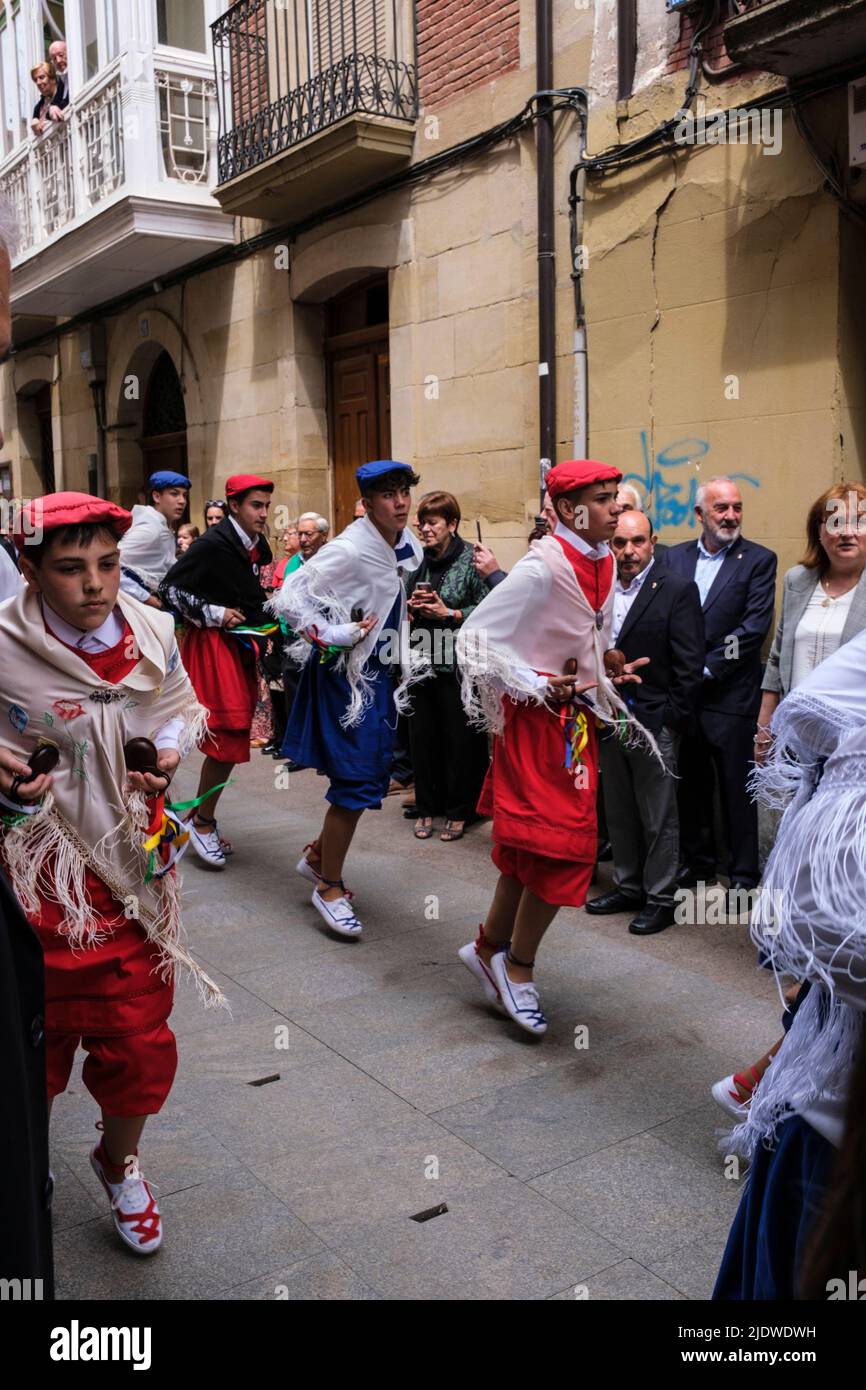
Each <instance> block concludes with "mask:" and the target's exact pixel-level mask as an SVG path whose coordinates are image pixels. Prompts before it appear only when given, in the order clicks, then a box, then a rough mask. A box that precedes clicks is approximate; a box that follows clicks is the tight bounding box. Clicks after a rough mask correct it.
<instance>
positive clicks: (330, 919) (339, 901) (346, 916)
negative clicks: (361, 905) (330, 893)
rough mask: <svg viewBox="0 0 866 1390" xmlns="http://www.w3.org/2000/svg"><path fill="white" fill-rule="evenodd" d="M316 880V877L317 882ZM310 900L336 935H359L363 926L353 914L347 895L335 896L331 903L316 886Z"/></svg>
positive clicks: (351, 936) (355, 936)
mask: <svg viewBox="0 0 866 1390" xmlns="http://www.w3.org/2000/svg"><path fill="white" fill-rule="evenodd" d="M318 881H319V880H318V879H316V882H317V883H318ZM312 901H313V907H314V908H315V909H316V911H317V912H319V913H321V915H322V917H324V919H325V921H326V922H327V924H328V926H329V927H330V928H331V931H333V932H336V933H337V935H338V936H345V937H349V938H352V939H354V940H357V939H358V937H360V935H361V932H362V931H363V930H364V928H363V926H362V924H361V923H360V922H359V921H358V918H357V917H356V916H355V910H354V908H353V907H352V904H351V901H350V900H349V898H348V897H343V898H335V899H334V901H333V902H332V903H331V902H328V900H327V898H323V897H321V895H320V894H319V890H318V888H317V889H316V891H315V893H314V894H313V899H312Z"/></svg>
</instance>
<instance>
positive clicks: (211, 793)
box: [158, 473, 274, 869]
mask: <svg viewBox="0 0 866 1390" xmlns="http://www.w3.org/2000/svg"><path fill="white" fill-rule="evenodd" d="M273 490H274V485H273V483H272V482H269V481H268V479H267V478H258V477H256V476H255V474H252V473H239V474H237V475H236V476H235V477H233V478H229V479H228V481H227V482H226V499H227V501H228V506H229V514H228V516H227V517H224V518H223V520H222V521H220V522H218V523H217V525H216V526H209V527H208V529H207V530H206V531H205V533H204V535H202V536H200V537H199V539H198V541H197V542H196V544H195V545H192V546H190V548H189V550H187V552H186V553H185V554H184V555H181V556H180V557H179V559H178V560H177V561H176V563H175V564H174V565H172V567H171V569H170V570H169V572H168V574H167V575H166V576H165V579H164V580H163V582H162V584H161V585H160V586H159V590H158V596H159V599H160V601H161V602H162V603H163V604H164V606H165V607H166V608H169V609H171V610H172V611H173V612H174V613H177V614H179V615H180V616H181V617H182V618H183V620H184V622H185V623H186V624H187V634H186V637H185V638H184V641H183V662H184V665H185V666H186V669H187V671H188V672H189V678H190V680H191V681H192V684H193V689H194V690H195V693H196V695H197V696H198V698H199V699H200V700H201V703H202V704H203V705H204V706H205V708H206V709H207V710H208V736H207V738H206V739H205V742H204V744H203V745H202V747H203V751H204V753H205V754H206V757H205V760H204V763H203V765H202V770H201V778H200V781H199V787H198V795H199V796H200V797H201V798H202V801H201V804H200V805H199V806H198V808H197V810H196V811H195V813H194V815H193V816H191V818H190V822H189V825H190V839H191V842H192V847H193V849H194V850H195V852H196V854H197V855H198V857H199V859H201V860H202V861H203V862H204V863H205V864H207V865H208V866H209V867H210V868H212V869H223V868H225V862H226V854H227V853H231V845H230V844H229V842H228V841H227V840H223V839H222V838H221V836H220V834H219V832H218V830H217V823H216V808H217V802H218V801H219V798H220V795H221V793H222V788H223V785H224V784H225V783H226V782H228V780H229V778H230V777H231V774H232V771H233V769H234V768H235V767H236V766H237V764H238V763H248V762H249V760H250V729H251V727H252V722H253V715H254V713H255V709H256V701H257V699H258V673H257V667H256V661H257V657H258V645H257V634H256V629H259V628H267V627H268V626H273V625H274V624H273V619H272V618H269V617H268V615H267V614H266V613H265V608H264V605H265V603H266V601H267V598H268V595H267V594H266V593H265V591H264V589H263V588H262V586H261V581H260V578H259V576H260V574H261V572H262V570H263V569H264V568H265V566H266V565H269V564H270V563H271V560H272V559H273V556H272V555H271V550H270V546H269V545H268V542H267V540H266V539H265V523H266V521H267V517H268V507H269V506H270V502H271V494H272V493H273Z"/></svg>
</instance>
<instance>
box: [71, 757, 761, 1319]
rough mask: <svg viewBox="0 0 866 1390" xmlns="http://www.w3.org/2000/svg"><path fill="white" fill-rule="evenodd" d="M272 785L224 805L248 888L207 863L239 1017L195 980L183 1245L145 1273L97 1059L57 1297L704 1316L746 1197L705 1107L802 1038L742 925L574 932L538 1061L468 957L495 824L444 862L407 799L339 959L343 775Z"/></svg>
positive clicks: (358, 885) (179, 1186)
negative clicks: (537, 1302)
mask: <svg viewBox="0 0 866 1390" xmlns="http://www.w3.org/2000/svg"><path fill="white" fill-rule="evenodd" d="M194 763H195V760H193V764H194ZM274 775H275V766H274V765H273V764H272V763H271V761H270V760H269V759H264V758H261V757H257V755H256V754H255V753H254V754H253V758H252V762H251V764H250V766H249V767H242V768H240V769H239V770H238V772H237V774H236V778H235V784H234V785H233V786H232V787H230V788H229V789H228V790H227V792H226V793H225V795H224V798H223V802H222V804H221V807H220V813H221V826H220V828H221V831H222V833H224V834H226V835H228V836H229V838H230V839H231V840H232V841H233V843H234V845H235V854H234V855H233V856H232V858H231V859H230V860H229V863H228V866H227V868H226V869H225V870H224V871H222V872H216V873H214V872H209V871H208V870H207V869H205V868H203V867H200V866H199V864H198V863H197V862H194V861H192V860H191V859H189V858H188V859H187V860H186V861H185V864H184V867H183V875H184V892H185V924H186V928H187V931H188V935H189V939H190V943H191V945H192V949H193V951H194V954H195V955H196V957H197V958H198V959H199V960H200V961H201V963H202V964H203V966H204V968H205V969H206V970H207V971H208V973H210V974H211V975H212V976H213V978H214V979H215V980H216V981H217V982H218V984H219V985H220V987H221V988H222V989H223V990H224V992H225V994H226V996H227V998H228V1000H229V1003H230V1009H231V1011H230V1012H227V1011H224V1010H215V1009H207V1010H206V1009H204V1008H203V1007H202V1004H201V1002H200V1000H199V999H198V997H197V994H196V992H195V990H194V989H193V988H192V987H191V986H190V984H189V983H188V982H184V981H181V982H179V984H178V987H177V991H176V1003H175V1010H174V1014H173V1015H172V1026H173V1027H174V1029H175V1032H176V1034H177V1036H178V1042H179V1053H180V1063H179V1069H178V1075H177V1079H176V1082H175V1087H174V1090H173V1092H172V1095H171V1096H170V1098H169V1100H168V1102H167V1104H166V1106H165V1108H164V1110H163V1112H162V1113H161V1114H160V1115H159V1116H157V1117H154V1118H152V1119H151V1120H150V1121H149V1122H148V1126H147V1129H146V1131H145V1137H144V1141H143V1145H142V1166H143V1169H144V1171H145V1172H146V1174H147V1176H148V1177H149V1178H150V1179H151V1180H152V1181H153V1182H154V1183H155V1184H156V1186H157V1188H158V1192H159V1196H160V1201H161V1205H162V1209H163V1212H164V1215H165V1228H166V1240H165V1246H164V1248H163V1250H162V1251H161V1252H160V1253H159V1254H158V1255H157V1256H156V1257H155V1258H154V1259H153V1260H147V1261H144V1260H137V1259H135V1257H133V1256H131V1255H129V1254H128V1253H127V1252H126V1251H125V1250H124V1249H123V1248H122V1247H121V1246H120V1244H119V1242H118V1241H117V1239H116V1236H115V1235H114V1232H113V1228H112V1226H111V1223H110V1219H109V1218H108V1217H107V1215H106V1204H105V1199H104V1195H103V1193H102V1191H101V1189H100V1187H99V1185H98V1183H97V1181H96V1178H95V1176H94V1175H93V1174H92V1172H91V1170H90V1167H89V1164H88V1161H87V1155H88V1152H89V1149H90V1148H91V1146H92V1144H93V1142H94V1140H95V1131H94V1121H95V1119H96V1118H97V1112H96V1109H95V1106H94V1104H93V1101H92V1099H91V1098H90V1096H89V1095H88V1094H87V1092H86V1090H85V1089H84V1087H83V1084H82V1082H81V1055H79V1059H78V1065H77V1066H76V1068H75V1069H74V1071H73V1077H72V1080H71V1083H70V1090H69V1091H68V1092H67V1094H66V1095H64V1096H62V1097H59V1098H58V1100H57V1102H56V1103H55V1107H54V1116H53V1120H52V1140H53V1155H54V1158H53V1162H54V1167H55V1172H56V1176H57V1195H56V1199H55V1215H56V1220H55V1243H56V1260H57V1271H58V1292H59V1296H60V1297H61V1298H64V1297H65V1298H107V1297H112V1298H114V1297H120V1298H128V1299H134V1298H144V1297H153V1298H162V1299H169V1298H171V1299H184V1298H194V1299H223V1298H229V1299H237V1300H273V1301H278V1302H279V1301H283V1300H285V1301H296V1300H305V1299H309V1300H355V1299H358V1300H362V1301H363V1300H369V1299H394V1300H404V1299H411V1298H420V1299H431V1300H449V1299H467V1300H478V1299H497V1300H502V1299H554V1300H559V1301H562V1300H565V1299H566V1298H570V1299H573V1298H575V1287H576V1286H579V1288H580V1291H581V1294H582V1290H583V1288H584V1286H585V1289H586V1293H587V1295H588V1297H589V1299H590V1300H592V1299H600V1300H606V1301H610V1300H619V1299H622V1300H636V1299H665V1298H669V1299H673V1300H676V1299H684V1298H688V1299H703V1298H707V1297H708V1296H709V1294H710V1292H711V1289H712V1286H713V1282H714V1280H715V1275H716V1272H717V1269H718V1263H719V1259H720V1257H721V1251H722V1249H723V1246H724V1241H725V1238H726V1235H727V1231H728V1228H729V1224H730V1219H731V1217H732V1214H733V1209H734V1206H735V1203H736V1200H737V1195H738V1184H737V1183H736V1182H732V1181H728V1180H726V1179H725V1177H724V1176H723V1156H722V1152H721V1151H720V1149H719V1147H718V1136H719V1133H720V1132H722V1131H723V1130H724V1129H725V1127H726V1126H725V1117H724V1116H723V1115H722V1113H721V1112H720V1111H719V1110H718V1109H717V1108H716V1106H715V1105H714V1104H713V1102H712V1100H711V1099H709V1097H708V1088H709V1086H710V1084H711V1083H712V1082H713V1081H715V1080H716V1079H718V1077H720V1076H722V1075H724V1074H725V1072H727V1071H731V1070H733V1069H734V1068H735V1067H740V1066H743V1065H745V1064H746V1063H747V1062H749V1061H751V1060H754V1056H757V1055H759V1054H760V1053H761V1052H763V1051H765V1050H766V1048H767V1047H768V1046H769V1045H770V1044H771V1043H772V1041H773V1040H774V1039H775V1037H776V1036H778V1026H779V1023H778V1018H779V1007H778V999H777V996H776V992H775V988H774V986H773V983H772V980H771V979H770V978H769V976H768V975H767V973H766V972H763V971H760V970H758V969H757V968H756V962H755V954H754V950H753V948H752V946H751V944H750V942H749V940H748V932H747V930H746V928H745V927H735V926H733V925H732V924H729V925H723V926H720V927H718V928H699V927H687V926H676V927H673V928H671V929H670V930H669V931H667V932H664V933H662V934H661V935H659V936H655V937H651V938H648V939H645V940H638V939H635V938H633V937H630V936H629V935H628V932H627V924H628V920H629V919H628V915H623V916H616V917H610V918H595V917H594V918H590V917H588V916H587V915H586V914H585V913H584V912H582V911H573V910H568V911H564V912H562V913H561V914H560V916H559V917H558V918H557V921H556V923H555V924H554V927H553V928H552V930H551V933H550V935H549V937H548V939H547V941H546V942H545V945H544V950H543V952H542V956H541V960H540V968H539V973H538V979H539V984H540V989H541V994H542V999H543V1002H544V1004H545V1007H546V1009H547V1011H548V1013H549V1015H550V1019H551V1028H550V1032H549V1034H548V1036H547V1037H546V1038H545V1039H544V1040H543V1041H539V1040H537V1039H532V1038H529V1037H527V1036H526V1035H524V1034H520V1033H519V1032H517V1030H516V1029H514V1028H513V1026H512V1025H510V1024H509V1023H508V1021H507V1020H503V1019H502V1018H501V1017H500V1016H499V1015H498V1014H497V1013H496V1011H495V1010H492V1009H491V1008H490V1007H489V1006H488V1005H487V1004H486V1003H485V1001H484V999H483V996H482V994H481V991H480V990H479V988H478V986H477V984H476V983H475V982H474V980H473V979H472V977H471V976H470V975H469V973H468V972H467V971H466V970H465V969H464V967H463V966H462V965H461V964H460V962H459V961H458V960H457V958H456V952H457V949H458V947H459V946H460V945H462V944H463V943H464V942H465V941H468V940H470V939H471V938H472V937H473V936H474V935H475V932H476V931H477V926H478V923H479V922H480V921H481V920H482V919H483V917H484V915H485V912H486V909H487V906H488V903H489V899H490V895H491V893H492V890H493V885H494V881H495V877H496V874H495V870H494V869H493V866H492V865H491V863H490V859H489V827H488V826H487V825H484V824H482V825H478V826H475V827H473V828H472V830H471V832H470V833H469V834H467V835H466V836H465V838H464V839H463V840H462V841H460V842H459V843H457V844H454V845H442V844H440V843H439V842H438V840H435V839H434V840H433V841H429V842H424V843H422V842H419V841H416V840H414V838H413V836H412V833H411V832H412V827H411V822H409V821H406V820H405V819H404V818H403V816H402V814H401V809H400V805H399V798H389V799H388V800H387V801H386V803H385V806H384V808H383V810H382V811H381V812H379V813H377V814H376V815H369V816H365V817H364V819H363V820H362V823H361V830H360V832H359V838H358V842H357V843H358V849H357V852H353V854H352V856H351V858H350V861H349V864H348V867H347V879H348V881H349V885H350V886H351V887H352V888H353V890H354V891H355V893H356V899H355V901H356V905H357V907H358V910H359V913H360V915H361V917H362V920H363V921H364V924H365V939H364V940H363V941H362V942H357V943H344V942H341V941H339V940H336V939H334V938H332V937H331V936H329V935H328V933H327V932H325V931H323V930H321V928H320V926H319V920H320V919H319V918H318V916H317V914H316V913H315V910H314V908H313V907H312V905H311V904H310V902H309V892H310V891H311V889H310V886H309V885H308V884H306V883H305V882H304V881H303V880H302V879H301V878H300V877H299V876H298V875H297V874H296V873H295V864H296V862H297V859H298V857H299V855H300V853H301V850H302V848H303V846H304V844H306V843H307V842H308V841H309V840H311V839H312V838H314V836H315V835H316V833H317V831H318V828H319V824H320V821H321V815H322V811H323V793H324V790H325V784H324V782H323V779H321V778H317V777H316V776H315V774H313V773H300V774H294V775H292V777H291V778H290V779H289V787H288V789H285V790H275V787H274ZM195 780H196V767H195V765H189V766H187V767H185V768H184V769H183V770H182V771H181V774H180V777H179V783H180V787H179V795H180V796H184V795H192V794H193V793H194V791H195ZM609 882H610V874H609V866H602V872H601V875H600V881H599V884H598V886H597V891H598V892H599V893H601V892H603V891H605V889H606V888H607V886H608V885H609ZM580 1026H585V1027H586V1028H587V1029H588V1041H589V1045H588V1047H585V1048H576V1047H575V1028H576V1027H580ZM752 1054H754V1056H753V1055H752ZM269 1077H275V1078H277V1079H273V1080H267V1078H269ZM257 1081H259V1082H261V1081H265V1083H266V1084H263V1085H254V1084H251V1083H254V1082H257ZM433 1160H435V1164H432V1161H433ZM431 1164H432V1166H431ZM434 1168H435V1169H436V1171H438V1174H439V1176H438V1177H435V1176H433V1175H432V1174H433V1171H434ZM441 1204H445V1205H446V1206H447V1211H445V1212H442V1213H441V1214H439V1215H436V1216H434V1217H432V1218H431V1219H429V1220H426V1221H422V1222H416V1221H413V1220H412V1217H413V1216H415V1215H418V1214H419V1212H423V1211H425V1210H428V1209H430V1208H435V1207H437V1206H439V1205H441Z"/></svg>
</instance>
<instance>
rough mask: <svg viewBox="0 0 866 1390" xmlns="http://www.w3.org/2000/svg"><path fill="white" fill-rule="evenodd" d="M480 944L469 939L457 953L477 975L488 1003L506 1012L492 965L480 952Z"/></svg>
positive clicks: (472, 973)
mask: <svg viewBox="0 0 866 1390" xmlns="http://www.w3.org/2000/svg"><path fill="white" fill-rule="evenodd" d="M479 940H480V938H479ZM478 944H479V942H478V941H467V943H466V945H465V946H461V947H460V950H459V951H458V952H457V954H458V956H459V957H460V959H461V961H462V962H463V964H464V965H465V966H466V969H467V970H468V971H469V973H470V975H474V976H475V979H476V980H477V981H478V983H479V984H480V986H481V988H482V989H483V990H484V997H485V999H486V1000H487V1002H488V1004H492V1005H493V1007H494V1008H496V1009H499V1011H500V1013H503V1014H504V1013H505V1012H506V1009H505V1005H504V1004H503V1002H502V997H501V995H500V993H499V988H498V986H497V984H496V981H495V980H494V978H493V976H492V974H491V973H490V967H489V966H487V965H485V963H484V961H483V960H482V959H481V956H480V955H479V954H478Z"/></svg>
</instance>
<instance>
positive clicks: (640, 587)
mask: <svg viewBox="0 0 866 1390" xmlns="http://www.w3.org/2000/svg"><path fill="white" fill-rule="evenodd" d="M612 545H613V553H614V556H615V558H616V566H617V575H618V577H617V581H616V585H615V589H614V609H613V629H612V642H613V645H614V647H618V648H619V649H620V650H621V651H622V652H624V653H625V657H626V661H633V660H635V659H636V658H637V657H640V656H648V657H649V659H650V660H649V665H648V666H645V667H643V668H642V669H641V684H640V685H634V686H632V687H630V693H629V696H628V703H629V706H630V707H631V710H632V712H633V714H634V715H635V717H636V718H637V719H639V720H640V722H641V723H642V724H643V725H644V726H645V727H646V728H647V729H649V730H650V731H651V732H652V733H653V734H654V735H655V738H656V742H657V743H658V745H659V750H660V752H661V754H662V757H663V758H664V762H665V767H664V768H662V767H661V766H660V765H659V762H658V759H657V758H655V757H654V756H653V755H652V754H651V753H649V752H647V751H646V749H644V748H627V747H625V746H624V745H623V744H622V743H621V742H620V740H619V739H618V738H617V736H616V734H615V733H613V732H611V733H609V734H608V735H607V736H606V737H605V738H603V739H602V740H601V742H600V744H599V753H600V758H601V770H602V776H601V782H602V786H603V788H604V803H605V810H606V813H607V826H608V833H609V835H610V842H611V847H612V850H613V863H614V875H613V881H614V890H613V892H611V893H605V894H603V896H602V897H600V898H595V899H594V900H593V901H591V902H588V903H587V904H586V910H587V912H589V913H592V914H593V915H601V914H604V913H609V912H627V911H630V910H631V911H634V912H636V913H637V915H636V916H635V918H634V920H633V921H632V922H631V923H630V925H629V931H630V932H631V933H632V934H633V935H634V936H650V935H651V934H652V933H654V932H660V931H664V929H665V927H669V926H670V925H671V923H672V922H673V920H674V894H675V892H676V886H677V869H678V867H679V821H678V816H677V793H676V785H677V784H676V771H677V755H678V751H679V744H680V739H681V737H682V735H683V733H684V732H685V730H686V729H687V728H688V726H689V723H690V722H691V720H692V718H693V715H694V709H695V705H696V702H697V699H698V695H699V692H700V688H701V680H702V671H703V665H704V623H703V618H702V616H701V603H700V599H699V597H698V591H697V588H696V587H695V585H694V583H692V582H691V581H690V580H687V579H681V578H680V577H679V576H678V575H675V574H672V573H671V572H670V570H669V569H668V568H667V566H666V565H659V564H658V562H657V561H656V560H655V558H654V554H653V552H654V547H655V536H654V535H653V531H652V527H651V525H650V522H649V518H648V517H647V516H646V515H645V513H644V512H640V511H638V510H637V509H635V508H630V509H629V510H627V511H625V512H623V513H622V514H621V515H620V518H619V521H618V523H617V529H616V535H615V536H614V538H613V542H612Z"/></svg>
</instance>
